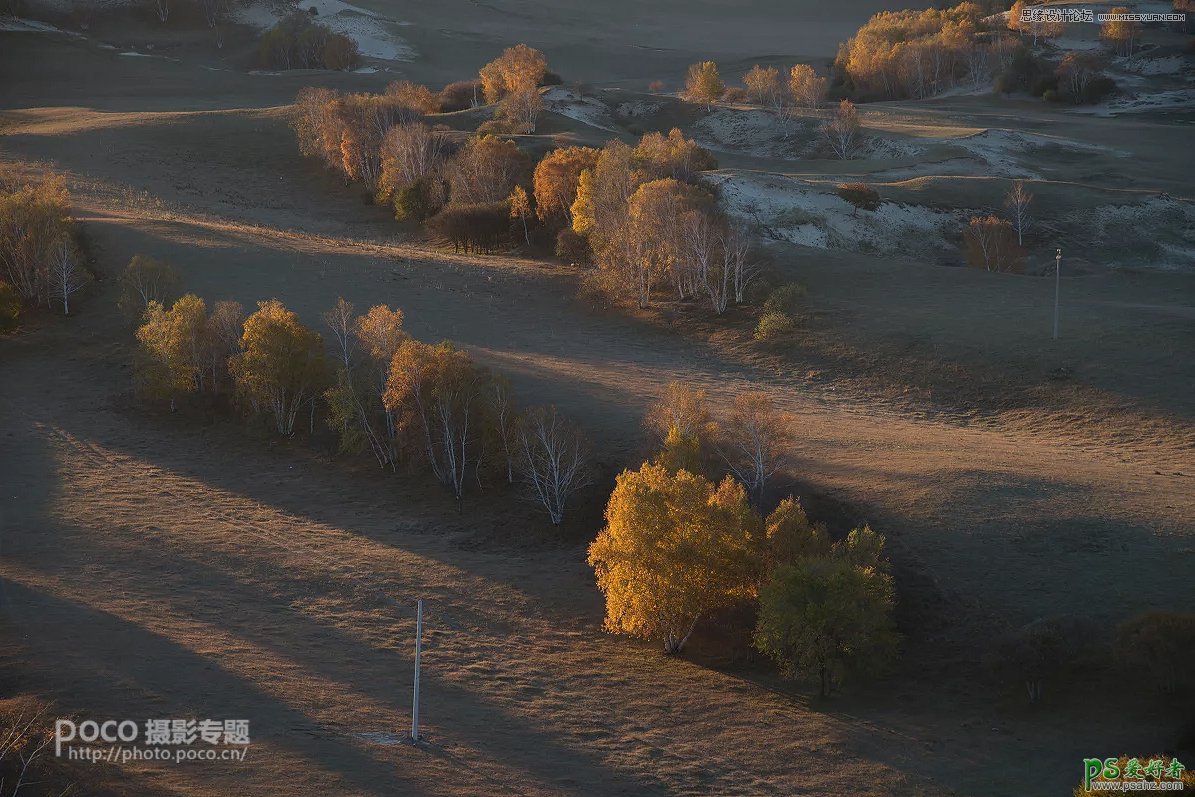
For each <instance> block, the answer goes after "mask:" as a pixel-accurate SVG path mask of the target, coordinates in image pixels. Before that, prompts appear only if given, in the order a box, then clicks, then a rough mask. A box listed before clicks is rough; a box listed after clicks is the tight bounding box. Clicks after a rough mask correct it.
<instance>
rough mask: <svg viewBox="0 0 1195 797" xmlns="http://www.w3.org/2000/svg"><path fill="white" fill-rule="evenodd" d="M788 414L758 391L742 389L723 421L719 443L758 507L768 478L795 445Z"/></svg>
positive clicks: (760, 504)
mask: <svg viewBox="0 0 1195 797" xmlns="http://www.w3.org/2000/svg"><path fill="white" fill-rule="evenodd" d="M789 427H790V421H789V419H788V417H787V416H786V415H785V414H784V413H783V412H781V411H780V410H779V409H778V408H777V407H776V405H775V404H774V403H773V402H772V399H771V398H770V397H769V396H768V395H767V394H766V393H762V392H758V391H752V392H747V393H740V394H739V395H738V396H736V397H735V399H734V407H733V409H732V410H731V413H730V417H729V418H727V419H726V422H725V423H724V424H723V425H722V429H721V435H719V439H718V443H717V447H718V452H719V454H720V455H721V456H722V458H723V459H724V460H725V461H726V465H727V467H729V468H730V472H731V473H733V474H734V476H735V478H736V479H738V480H739V481H740V482H742V483H743V486H744V487H746V488H747V492H748V493H750V494H751V500H752V502H753V503H754V504H755V506H756V508H757V509H758V508H760V507H761V506H762V504H763V496H764V490H765V489H766V487H767V483H768V480H769V479H771V478H772V476H774V475H775V474H776V472H777V471H778V470H779V469H780V468H781V467H783V466H784V464H785V462H787V460H788V456H789V449H790V447H791V445H792V431H791V429H790V428H789Z"/></svg>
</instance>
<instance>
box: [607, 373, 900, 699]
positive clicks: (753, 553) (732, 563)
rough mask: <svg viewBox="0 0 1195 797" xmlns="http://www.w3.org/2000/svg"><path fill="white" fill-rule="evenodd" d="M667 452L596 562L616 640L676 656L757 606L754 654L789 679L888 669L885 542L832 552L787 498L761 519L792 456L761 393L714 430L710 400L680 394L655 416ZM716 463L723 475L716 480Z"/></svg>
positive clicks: (621, 487) (613, 518)
mask: <svg viewBox="0 0 1195 797" xmlns="http://www.w3.org/2000/svg"><path fill="white" fill-rule="evenodd" d="M645 426H646V427H647V429H648V430H649V431H650V432H651V433H652V435H653V436H654V438H655V440H656V441H657V442H658V444H659V445H660V446H661V449H660V453H659V454H658V455H657V456H656V457H655V459H654V461H652V462H645V463H644V464H643V465H642V466H641V467H640V468H639V469H638V470H637V471H631V470H626V471H623V472H622V474H620V475H619V476H618V478H617V481H616V484H615V488H614V491H613V493H612V494H611V496H610V500H609V503H608V504H607V506H606V513H605V517H606V525H605V527H604V528H603V529H602V531H601V532H600V533H599V535H598V537H597V539H596V540H595V541H594V542H593V543H592V544H591V545H590V548H589V563H590V565H591V566H592V567H593V568H594V570H595V573H596V577H597V584H598V587H599V589H601V591H602V592H603V593H604V595H605V598H606V621H605V624H606V628H607V630H609V631H611V632H612V633H620V634H627V635H630V636H636V637H642V638H647V639H656V640H659V641H661V642H662V644H663V647H664V650H665V651H666V652H668V653H677V652H679V651H681V650H682V649H683V648H684V646H685V644H686V642H687V641H688V640H689V638H690V636H691V635H692V633H693V631H694V629H695V628H696V626H697V624H698V623H699V622H700V620H701V619H702V618H708V617H709V616H711V615H713V614H715V613H717V612H720V611H723V610H727V609H730V608H732V607H735V606H739V605H743V604H755V605H757V609H758V612H757V614H758V621H757V624H756V626H755V631H754V636H753V639H754V644H755V646H756V647H757V648H758V649H759V650H761V651H762V652H764V653H766V654H767V655H769V656H771V657H772V658H773V659H774V660H775V661H776V662H777V663H778V664H779V665H780V667H781V669H782V671H783V672H784V673H785V674H787V675H793V676H795V675H798V674H810V675H816V676H819V677H820V682H821V689H822V693H823V694H827V693H828V692H829V690H830V687H831V685H832V683H833V682H834V681H835V680H836V679H837V677H838V675H839V674H840V673H841V672H842V671H844V670H848V669H849V670H854V671H859V670H868V669H873V668H876V667H879V666H882V665H883V664H884V663H886V662H887V661H888V660H890V659H891V657H892V655H893V654H894V653H895V648H896V642H897V635H896V632H895V626H894V623H893V620H892V608H893V586H892V578H891V576H890V575H889V574H888V572H887V569H888V565H887V561H886V560H885V559H884V556H883V547H884V538H883V537H882V536H881V535H879V534H876V533H875V532H873V531H872V530H871V529H870V528H869V527H867V526H864V527H861V528H857V529H855V530H853V531H851V532H850V534H849V535H848V536H847V537H846V538H845V539H843V540H841V541H838V542H836V543H835V542H831V540H830V538H829V535H828V533H827V531H826V529H825V527H824V526H822V525H820V524H815V523H812V522H810V520H809V518H808V517H807V516H806V514H805V511H804V510H803V508H802V507H801V505H800V503H799V502H798V501H797V500H796V499H795V498H793V497H792V496H789V497H787V498H785V499H784V500H782V501H780V502H779V504H778V505H777V506H775V508H774V509H772V511H770V512H768V513H767V514H766V516H764V515H763V514H761V512H762V510H763V507H764V501H765V498H766V489H765V488H766V486H767V484H768V482H769V480H770V479H771V478H772V476H773V475H774V474H775V473H776V472H777V470H778V469H779V468H780V467H781V466H782V465H783V464H784V462H785V459H786V456H787V453H788V450H789V447H790V446H791V445H792V436H791V430H790V428H789V420H788V419H787V418H786V417H785V416H784V414H783V413H781V412H780V411H779V410H778V409H777V408H776V407H775V406H774V404H773V403H772V402H771V400H770V399H769V397H768V396H767V395H766V394H763V393H744V394H741V395H739V396H738V397H737V398H736V399H735V401H734V404H733V407H732V408H731V409H730V411H729V413H728V415H727V417H726V418H725V419H724V420H723V421H722V422H721V423H719V422H716V421H715V420H714V419H713V418H712V417H711V414H710V411H709V409H708V407H707V403H706V398H705V394H704V392H702V391H699V390H692V389H689V388H686V387H684V386H682V385H679V384H673V385H670V386H669V388H668V390H667V392H666V395H665V396H664V397H663V399H661V400H660V401H659V402H658V403H657V404H655V405H654V406H652V408H651V409H650V410H649V413H648V415H647V418H646V419H645ZM715 456H716V458H717V459H718V461H719V462H720V464H721V467H720V468H717V470H720V471H721V472H723V473H725V475H724V476H722V477H721V478H718V477H717V476H714V477H713V478H711V477H710V476H709V475H707V474H710V473H713V472H714V470H715V467H714V466H713V459H714V457H715Z"/></svg>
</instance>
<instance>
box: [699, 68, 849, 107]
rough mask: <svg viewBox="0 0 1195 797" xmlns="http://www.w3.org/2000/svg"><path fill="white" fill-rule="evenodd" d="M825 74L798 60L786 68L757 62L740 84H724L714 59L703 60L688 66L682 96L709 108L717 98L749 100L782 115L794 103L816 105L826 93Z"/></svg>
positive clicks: (795, 105) (796, 104) (799, 105)
mask: <svg viewBox="0 0 1195 797" xmlns="http://www.w3.org/2000/svg"><path fill="white" fill-rule="evenodd" d="M826 82H827V81H826V78H824V77H820V76H819V75H818V74H817V72H815V71H814V69H813V67H811V66H809V65H808V64H797V65H796V66H793V67H792V68H790V69H788V70H787V71H781V70H780V69H779V68H778V67H774V66H768V67H764V66H760V65H759V64H756V65H755V66H753V67H751V69H750V70H749V71H748V72H746V73H745V74H744V75H743V88H742V89H738V88H736V87H729V88H728V87H727V86H726V83H725V81H723V79H722V75H721V74H720V73H719V71H718V65H717V63H715V62H713V61H703V62H702V63H700V64H693V65H692V66H690V67H689V72H688V75H687V76H686V78H685V89H684V97H685V98H686V99H688V100H690V101H691V102H699V103H701V104H703V105H705V106H706V109H707V110H709V109H712V107H713V103H715V102H717V101H718V100H738V99H740V98H741V99H743V100H748V101H750V102H753V103H755V104H756V105H761V106H763V107H765V108H771V109H772V110H774V111H775V112H776V115H777V116H779V117H781V118H785V117H786V115H787V114H788V112H789V111H790V109H792V108H794V107H804V108H810V109H812V108H816V107H817V106H818V105H819V104H821V102H822V100H823V99H825V96H826Z"/></svg>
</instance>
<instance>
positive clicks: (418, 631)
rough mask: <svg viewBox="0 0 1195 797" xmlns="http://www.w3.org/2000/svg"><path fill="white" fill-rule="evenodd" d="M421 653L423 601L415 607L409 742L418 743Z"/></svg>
mask: <svg viewBox="0 0 1195 797" xmlns="http://www.w3.org/2000/svg"><path fill="white" fill-rule="evenodd" d="M422 654H423V601H422V600H420V601H419V602H418V603H417V604H416V608H415V696H414V699H413V700H412V701H411V744H418V743H419V659H420V657H421V655H422Z"/></svg>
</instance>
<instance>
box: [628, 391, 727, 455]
mask: <svg viewBox="0 0 1195 797" xmlns="http://www.w3.org/2000/svg"><path fill="white" fill-rule="evenodd" d="M643 428H644V429H646V430H647V433H648V434H649V435H650V436H651V438H652V442H653V443H654V444H656V445H663V444H664V442H665V441H666V440H667V438H668V436H669V435H670V434H671V433H672V431H673V430H674V429H675V430H677V431H678V432H679V433H680V434H681V435H682V436H684V437H688V438H693V439H696V440H699V441H701V443H702V445H705V444H706V443H707V442H708V441H709V439H710V438H711V437H712V436H713V434H714V431H715V427H714V420H713V416H711V414H710V410H709V405H708V402H707V400H706V395H705V391H704V390H702V389H700V388H695V387H690V386H689V385H686V384H685V383H684V382H669V383H668V385H667V387H665V388H664V393H663V394H662V395H661V396H660V397H659V398H658V399H656V400H655V401H653V402H652V403H651V404H650V405H648V408H647V413H646V414H645V415H644V416H643Z"/></svg>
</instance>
